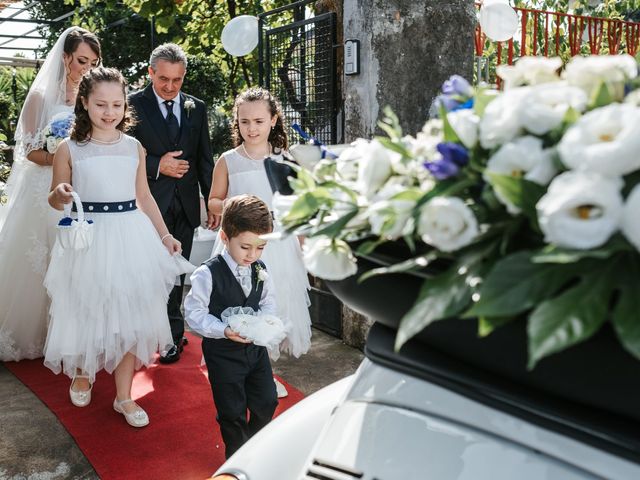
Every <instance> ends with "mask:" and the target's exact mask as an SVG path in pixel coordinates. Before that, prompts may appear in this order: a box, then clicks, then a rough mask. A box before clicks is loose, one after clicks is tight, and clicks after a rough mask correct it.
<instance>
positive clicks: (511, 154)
mask: <svg viewBox="0 0 640 480" xmlns="http://www.w3.org/2000/svg"><path fill="white" fill-rule="evenodd" d="M488 173H497V174H499V175H509V176H512V177H517V178H520V177H524V178H525V179H526V180H530V181H532V182H535V183H538V184H540V185H547V184H548V183H549V182H550V181H551V179H552V178H553V177H554V176H555V174H556V173H557V172H556V169H555V168H554V166H553V162H552V159H551V151H550V150H544V149H543V148H542V140H540V139H539V138H536V137H532V136H530V135H527V136H525V137H520V138H518V139H517V140H515V141H513V142H509V143H506V144H504V145H503V146H502V147H500V148H499V149H498V151H497V152H496V153H495V154H493V155H492V156H491V158H489V161H488V162H487V168H486V169H485V173H484V179H485V180H486V181H487V182H489V181H490V179H489V176H488V175H487V174H488ZM496 197H498V200H500V202H501V203H502V204H503V205H504V206H505V207H507V211H508V212H509V213H511V214H513V215H515V214H518V213H520V209H519V208H518V207H516V206H515V205H514V204H513V203H511V202H510V201H509V199H508V198H506V197H504V196H503V195H502V194H501V193H500V191H499V190H496Z"/></svg>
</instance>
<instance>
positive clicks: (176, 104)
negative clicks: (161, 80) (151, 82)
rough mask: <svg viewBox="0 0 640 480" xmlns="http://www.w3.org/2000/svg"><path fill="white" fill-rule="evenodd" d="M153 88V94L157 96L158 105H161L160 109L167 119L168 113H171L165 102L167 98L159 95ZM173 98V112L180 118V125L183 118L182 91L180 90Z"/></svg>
mask: <svg viewBox="0 0 640 480" xmlns="http://www.w3.org/2000/svg"><path fill="white" fill-rule="evenodd" d="M152 90H153V94H154V95H155V96H156V100H157V101H158V107H160V111H161V112H162V116H163V117H164V118H165V120H166V119H167V114H168V113H169V112H168V111H167V106H166V105H165V103H164V102H166V100H165V99H164V98H162V97H161V96H160V95H158V94H157V93H156V91H155V90H154V89H153V88H152ZM171 100H173V108H172V110H173V114H174V115H175V116H176V118H177V119H178V125H180V120H182V119H181V118H180V117H181V115H180V92H178V94H177V95H176V96H175V97H174V98H172V99H171Z"/></svg>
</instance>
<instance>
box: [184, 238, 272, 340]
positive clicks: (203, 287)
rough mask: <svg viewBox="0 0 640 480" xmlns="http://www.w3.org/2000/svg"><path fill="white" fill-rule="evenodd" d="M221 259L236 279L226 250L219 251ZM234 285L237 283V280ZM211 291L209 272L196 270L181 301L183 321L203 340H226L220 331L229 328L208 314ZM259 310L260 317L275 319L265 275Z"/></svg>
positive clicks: (269, 283)
mask: <svg viewBox="0 0 640 480" xmlns="http://www.w3.org/2000/svg"><path fill="white" fill-rule="evenodd" d="M222 258H223V259H224V260H225V262H227V265H229V268H230V269H231V272H232V273H233V275H234V277H236V274H235V272H236V267H237V266H238V264H237V263H236V262H235V260H234V259H233V258H231V255H229V252H228V251H227V249H224V250H223V251H222ZM236 281H238V283H240V282H239V280H238V278H237V277H236ZM212 289H213V281H212V279H211V270H209V267H207V266H206V265H201V266H199V267H198V268H197V269H196V270H195V271H194V272H193V273H192V274H191V290H190V291H189V293H188V294H187V296H186V298H185V299H184V313H185V319H186V321H187V323H188V324H189V327H191V329H192V330H193V331H194V332H197V333H199V334H200V335H202V336H203V337H208V338H216V339H220V338H226V336H225V334H224V329H225V328H227V327H228V326H229V325H228V324H227V322H225V321H222V320H221V319H219V318H218V317H216V316H215V315H211V314H210V313H209V302H210V301H211V290H212ZM234 306H236V305H234ZM237 306H240V305H237ZM259 308H260V312H262V313H266V314H269V315H277V308H276V296H275V288H274V285H273V280H272V279H271V275H268V276H267V278H266V279H265V280H264V286H263V287H262V296H261V297H260V303H259Z"/></svg>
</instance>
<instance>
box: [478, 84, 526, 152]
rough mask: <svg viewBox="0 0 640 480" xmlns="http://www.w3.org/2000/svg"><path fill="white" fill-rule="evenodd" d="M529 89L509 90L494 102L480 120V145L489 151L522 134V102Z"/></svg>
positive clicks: (488, 106)
mask: <svg viewBox="0 0 640 480" xmlns="http://www.w3.org/2000/svg"><path fill="white" fill-rule="evenodd" d="M529 91H530V88H529V87H521V88H513V89H511V90H507V91H506V92H504V93H503V94H501V95H499V96H498V97H497V98H496V99H495V100H493V101H492V102H491V103H489V105H487V108H486V109H485V111H484V115H483V117H482V119H481V120H480V145H482V148H486V149H487V150H489V149H492V148H495V147H498V146H500V145H502V144H504V143H507V142H509V141H511V140H513V139H514V138H515V137H517V136H518V135H519V134H520V133H521V132H522V123H521V119H522V115H521V112H522V100H523V99H524V97H526V96H527V95H528V94H529Z"/></svg>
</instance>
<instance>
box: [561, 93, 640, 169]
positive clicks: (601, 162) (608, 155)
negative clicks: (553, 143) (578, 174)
mask: <svg viewBox="0 0 640 480" xmlns="http://www.w3.org/2000/svg"><path fill="white" fill-rule="evenodd" d="M558 152H559V154H560V159H561V160H562V163H564V164H565V165H566V166H567V167H568V168H570V169H573V170H578V169H583V170H590V171H593V172H598V173H600V174H602V175H606V176H609V177H619V176H622V175H626V174H627V173H631V172H633V171H634V170H637V169H638V168H640V109H639V108H637V107H634V106H633V105H628V104H617V103H614V104H611V105H607V106H605V107H602V108H597V109H596V110H592V111H590V112H588V113H586V114H585V115H583V116H582V117H581V118H580V119H579V120H578V121H577V122H576V123H575V124H574V125H572V126H571V127H570V128H569V130H567V132H566V133H565V134H564V137H562V140H560V143H558Z"/></svg>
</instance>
